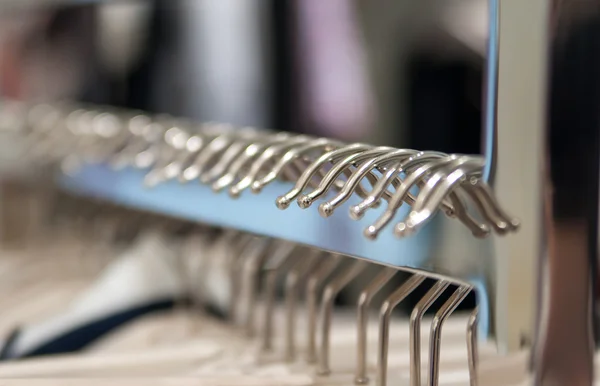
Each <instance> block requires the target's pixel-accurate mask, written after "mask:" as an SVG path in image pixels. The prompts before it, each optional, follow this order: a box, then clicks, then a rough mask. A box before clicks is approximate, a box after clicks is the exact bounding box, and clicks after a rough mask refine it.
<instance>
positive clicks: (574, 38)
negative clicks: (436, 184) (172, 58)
mask: <svg viewBox="0 0 600 386" xmlns="http://www.w3.org/2000/svg"><path fill="white" fill-rule="evenodd" d="M499 31H500V34H499V42H500V56H499V73H498V76H499V88H498V127H497V138H498V141H497V150H498V158H497V161H498V162H497V166H496V181H495V182H496V183H495V189H496V192H497V194H498V195H499V196H500V199H501V200H502V202H506V203H509V202H510V207H511V208H513V209H514V210H516V211H517V212H518V213H520V215H521V217H522V220H523V221H522V223H523V230H522V232H521V233H520V234H519V235H518V236H517V237H515V238H507V239H505V240H497V242H496V266H497V272H498V273H497V275H496V283H495V289H496V297H495V301H496V307H495V309H496V311H497V313H496V333H497V337H498V339H499V342H500V343H501V347H503V348H506V349H511V348H513V347H515V346H516V345H518V344H519V343H523V342H519V341H518V338H519V337H521V338H523V339H525V338H531V339H532V341H533V350H532V353H533V356H532V361H531V364H532V371H533V373H534V381H535V384H536V385H591V384H592V383H593V356H594V331H593V319H594V312H593V310H594V309H595V308H596V307H595V305H596V303H595V292H596V291H595V276H596V270H597V258H598V210H599V207H598V199H599V190H598V188H599V184H598V180H599V177H600V167H599V166H600V165H599V162H600V146H599V145H600V1H598V0H527V1H520V0H501V1H500V29H499ZM509 239H511V240H509ZM535 278H537V279H538V289H537V290H532V289H531V286H530V284H528V283H532V282H534V279H535ZM528 286H529V287H528ZM524 287H526V288H524ZM523 288H524V290H523ZM534 309H536V310H537V314H534V313H532V312H531V310H534ZM504 312H506V314H504ZM528 325H531V326H533V325H535V326H534V328H533V329H531V328H528ZM528 331H530V333H528Z"/></svg>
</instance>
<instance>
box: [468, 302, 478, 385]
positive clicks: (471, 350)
mask: <svg viewBox="0 0 600 386" xmlns="http://www.w3.org/2000/svg"><path fill="white" fill-rule="evenodd" d="M478 315H479V308H478V307H475V309H474V310H473V312H471V315H470V316H469V321H468V324H467V360H468V362H469V379H470V386H477V385H478V381H477V380H478V379H479V376H478V374H477V361H478V359H479V357H478V355H479V353H478V351H477V317H478Z"/></svg>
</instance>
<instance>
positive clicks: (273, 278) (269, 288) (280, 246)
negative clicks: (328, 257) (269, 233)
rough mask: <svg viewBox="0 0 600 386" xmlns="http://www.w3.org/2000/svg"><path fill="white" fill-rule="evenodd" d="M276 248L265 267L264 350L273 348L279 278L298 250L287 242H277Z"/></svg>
mask: <svg viewBox="0 0 600 386" xmlns="http://www.w3.org/2000/svg"><path fill="white" fill-rule="evenodd" d="M275 243H276V246H275V249H274V251H273V254H272V255H271V257H270V258H269V260H268V262H267V264H266V265H265V266H264V270H265V279H264V280H265V282H264V285H265V308H264V318H263V323H264V326H263V334H262V349H263V350H267V351H268V350H271V349H272V348H273V335H274V326H273V317H274V303H275V291H276V289H277V288H276V285H277V277H278V276H279V274H280V273H281V272H282V271H283V270H284V269H285V268H286V265H288V264H289V263H290V260H291V259H290V258H291V257H292V252H293V251H294V249H295V248H297V247H296V246H295V245H294V244H292V243H289V242H286V241H275Z"/></svg>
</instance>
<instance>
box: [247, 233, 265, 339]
mask: <svg viewBox="0 0 600 386" xmlns="http://www.w3.org/2000/svg"><path fill="white" fill-rule="evenodd" d="M270 244H272V241H271V240H268V239H264V238H256V239H254V240H253V242H252V245H251V247H250V248H252V250H251V251H250V252H249V256H247V257H246V261H245V262H242V264H243V268H242V269H243V277H242V280H241V282H242V285H243V286H245V291H244V294H245V299H244V300H245V301H246V307H245V311H246V317H245V324H246V326H245V327H246V335H247V336H249V337H253V336H254V335H255V334H256V310H257V307H256V298H257V295H258V285H259V282H258V280H259V275H260V270H261V268H262V266H263V264H264V262H265V260H266V259H267V258H268V257H269V256H268V249H269V246H270Z"/></svg>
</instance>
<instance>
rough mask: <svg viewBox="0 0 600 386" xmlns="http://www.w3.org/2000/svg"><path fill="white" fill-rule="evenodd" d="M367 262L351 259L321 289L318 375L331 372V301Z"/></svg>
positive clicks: (361, 270)
mask: <svg viewBox="0 0 600 386" xmlns="http://www.w3.org/2000/svg"><path fill="white" fill-rule="evenodd" d="M367 264H368V263H367V262H366V261H362V260H356V261H353V262H352V263H351V264H350V266H348V267H347V268H346V269H345V270H344V271H343V272H341V273H340V274H339V275H337V276H335V277H334V278H333V280H332V281H331V282H330V283H329V284H327V286H326V287H325V290H324V291H323V299H322V300H321V344H320V345H319V356H318V363H317V374H319V375H328V374H329V373H330V372H331V369H330V368H329V333H330V331H331V318H332V314H333V302H334V301H335V298H336V297H337V295H338V294H339V293H340V291H341V290H342V289H343V288H344V287H345V286H347V285H348V283H350V282H351V281H352V280H354V278H356V277H357V276H358V275H360V274H361V273H362V272H363V271H364V270H365V268H366V267H367Z"/></svg>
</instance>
